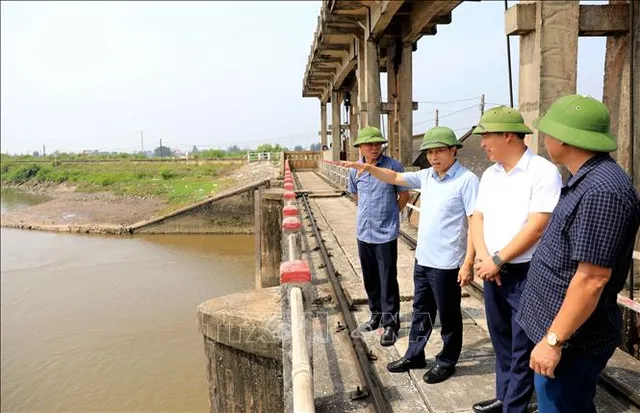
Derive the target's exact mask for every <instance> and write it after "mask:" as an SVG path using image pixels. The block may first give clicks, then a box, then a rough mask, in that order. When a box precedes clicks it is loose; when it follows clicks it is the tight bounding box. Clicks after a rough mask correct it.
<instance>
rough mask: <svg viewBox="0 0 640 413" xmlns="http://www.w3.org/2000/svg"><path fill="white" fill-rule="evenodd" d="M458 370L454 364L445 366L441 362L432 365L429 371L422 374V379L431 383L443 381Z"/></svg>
mask: <svg viewBox="0 0 640 413" xmlns="http://www.w3.org/2000/svg"><path fill="white" fill-rule="evenodd" d="M455 371H456V368H455V367H454V366H451V367H443V366H441V365H439V364H436V365H435V366H433V367H431V368H430V369H429V371H428V372H426V373H425V374H424V376H422V380H424V381H425V382H427V383H429V384H436V383H441V382H443V381H445V380H446V379H448V378H449V377H451V375H452V374H453V373H454V372H455Z"/></svg>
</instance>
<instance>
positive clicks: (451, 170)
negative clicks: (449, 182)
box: [431, 159, 462, 181]
mask: <svg viewBox="0 0 640 413" xmlns="http://www.w3.org/2000/svg"><path fill="white" fill-rule="evenodd" d="M461 166H462V165H460V162H458V160H457V159H456V160H455V161H454V162H453V165H451V167H450V168H449V169H448V170H447V172H446V173H445V174H444V177H443V178H442V179H440V176H439V175H438V173H437V172H436V171H434V170H431V176H432V177H433V179H435V180H436V181H444V180H445V179H446V178H447V177H449V178H453V177H454V176H455V175H456V172H458V170H459V169H460V167H461Z"/></svg>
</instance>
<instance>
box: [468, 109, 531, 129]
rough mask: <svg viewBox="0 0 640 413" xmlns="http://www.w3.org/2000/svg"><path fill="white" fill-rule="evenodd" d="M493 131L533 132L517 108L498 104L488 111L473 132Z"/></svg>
mask: <svg viewBox="0 0 640 413" xmlns="http://www.w3.org/2000/svg"><path fill="white" fill-rule="evenodd" d="M491 132H514V133H524V134H527V133H533V131H531V129H529V127H528V126H527V125H525V124H524V119H523V118H522V115H521V114H520V113H519V112H518V111H517V110H515V109H513V108H510V107H507V106H498V107H495V108H491V109H489V110H488V111H486V112H485V113H484V114H483V115H482V117H481V118H480V123H479V124H478V126H476V127H475V129H474V130H473V132H472V133H473V134H474V135H482V134H483V133H491Z"/></svg>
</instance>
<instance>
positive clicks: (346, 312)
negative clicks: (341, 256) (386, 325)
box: [293, 173, 391, 413]
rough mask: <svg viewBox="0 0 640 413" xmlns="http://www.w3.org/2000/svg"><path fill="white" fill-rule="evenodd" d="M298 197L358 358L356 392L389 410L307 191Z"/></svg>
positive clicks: (294, 175) (384, 409)
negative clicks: (358, 386) (361, 385)
mask: <svg viewBox="0 0 640 413" xmlns="http://www.w3.org/2000/svg"><path fill="white" fill-rule="evenodd" d="M293 179H294V180H295V182H296V187H297V188H299V189H302V186H301V185H300V181H299V180H298V177H297V175H296V174H295V173H293ZM298 197H299V199H302V202H303V204H304V208H305V211H306V213H307V215H308V217H309V221H310V222H311V229H312V231H313V235H314V237H315V238H316V242H317V244H318V247H319V249H320V254H321V257H322V263H323V264H324V270H325V272H326V274H327V278H329V281H330V282H331V286H332V288H333V292H334V293H335V297H336V299H337V301H338V306H339V309H340V312H341V313H342V317H343V319H344V321H345V323H346V325H347V333H348V334H349V337H350V339H351V344H352V346H353V348H354V350H355V353H356V357H357V359H358V365H359V367H360V369H359V371H358V375H359V376H360V379H361V380H362V381H363V382H364V383H366V388H365V389H362V390H360V389H358V390H356V392H363V391H367V392H368V393H369V395H370V396H371V397H372V401H373V407H374V409H375V411H376V412H379V413H384V412H389V411H391V406H390V405H389V403H388V401H387V400H386V398H385V397H384V396H383V394H382V390H381V388H382V386H381V385H380V383H379V382H378V379H377V376H376V375H375V373H374V372H373V369H372V366H371V362H370V360H369V356H368V355H367V350H366V346H365V343H364V341H363V340H362V337H361V335H360V334H352V333H353V332H356V331H357V329H358V323H357V321H356V319H355V316H354V315H353V312H352V311H351V308H350V306H349V302H348V301H347V297H346V296H345V294H344V291H343V289H342V286H341V285H340V281H339V280H338V277H337V276H336V271H335V268H334V267H333V263H332V262H331V258H330V256H329V253H328V252H327V248H326V247H325V245H324V241H323V239H322V236H321V235H320V231H319V230H318V226H317V224H316V219H315V217H314V215H313V211H312V210H311V207H310V205H309V200H308V197H307V193H306V192H299V193H298ZM303 234H304V233H303ZM304 236H305V237H306V234H304Z"/></svg>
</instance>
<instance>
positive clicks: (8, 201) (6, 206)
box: [0, 188, 49, 214]
mask: <svg viewBox="0 0 640 413" xmlns="http://www.w3.org/2000/svg"><path fill="white" fill-rule="evenodd" d="M0 199H2V202H0V213H1V214H4V213H5V212H7V211H8V210H10V209H16V208H24V207H26V206H29V205H36V204H41V203H43V202H46V201H48V200H49V198H47V197H46V196H44V195H34V194H27V193H24V192H19V191H15V190H12V189H5V188H2V189H1V190H0Z"/></svg>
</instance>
